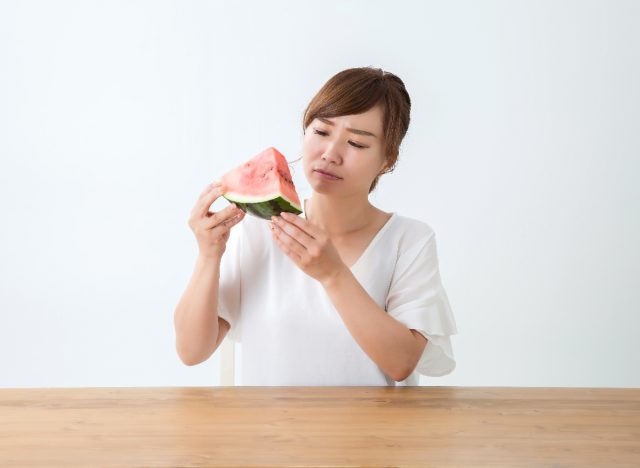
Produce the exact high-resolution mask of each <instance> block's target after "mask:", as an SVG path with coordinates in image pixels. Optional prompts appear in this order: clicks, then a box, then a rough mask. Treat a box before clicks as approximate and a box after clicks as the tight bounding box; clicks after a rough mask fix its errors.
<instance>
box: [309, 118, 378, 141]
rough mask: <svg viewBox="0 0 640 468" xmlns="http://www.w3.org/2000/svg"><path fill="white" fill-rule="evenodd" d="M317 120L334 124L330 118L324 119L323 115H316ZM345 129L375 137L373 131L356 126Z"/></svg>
mask: <svg viewBox="0 0 640 468" xmlns="http://www.w3.org/2000/svg"><path fill="white" fill-rule="evenodd" d="M318 120H319V121H320V122H324V123H326V124H327V125H335V124H334V123H333V122H332V121H331V120H329V119H325V118H324V117H318ZM347 130H349V131H350V132H351V133H356V134H358V135H366V136H372V137H375V135H374V134H373V133H371V132H367V131H366V130H358V129H356V128H347Z"/></svg>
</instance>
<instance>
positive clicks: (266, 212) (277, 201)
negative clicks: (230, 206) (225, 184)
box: [223, 193, 302, 220]
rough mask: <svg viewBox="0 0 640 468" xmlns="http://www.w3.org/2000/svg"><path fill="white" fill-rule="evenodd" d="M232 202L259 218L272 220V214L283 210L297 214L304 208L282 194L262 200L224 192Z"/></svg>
mask: <svg viewBox="0 0 640 468" xmlns="http://www.w3.org/2000/svg"><path fill="white" fill-rule="evenodd" d="M223 197H224V198H226V199H227V200H228V201H229V202H230V203H235V204H236V206H237V207H238V208H240V209H241V210H242V211H244V212H245V213H249V214H252V215H254V216H257V217H258V218H262V219H266V220H270V219H271V217H272V216H278V215H279V214H280V213H282V212H283V211H286V212H288V213H294V214H296V215H298V214H300V213H302V210H300V209H298V208H297V207H296V206H294V205H293V204H292V203H290V202H289V200H287V199H285V198H284V197H282V196H277V197H275V198H270V199H266V200H262V201H255V202H254V201H251V202H250V201H245V200H246V199H244V200H243V199H242V198H244V197H239V196H235V194H230V193H229V194H224V195H223Z"/></svg>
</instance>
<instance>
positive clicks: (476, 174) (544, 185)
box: [0, 0, 640, 387]
mask: <svg viewBox="0 0 640 468" xmlns="http://www.w3.org/2000/svg"><path fill="white" fill-rule="evenodd" d="M639 18H640V3H638V2H634V1H626V2H624V1H617V2H608V1H589V2H584V1H563V2H551V1H544V2H540V1H529V2H523V1H519V2H510V1H484V2H476V1H464V2H462V1H458V2H444V1H442V2H422V1H415V2H410V1H405V2H389V1H365V0H362V1H349V2H341V1H324V2H321V3H317V2H296V1H293V0H292V1H286V2H284V1H277V2H274V1H271V2H258V1H254V2H232V1H226V2H185V1H171V2H170V1H162V2H160V1H138V2H86V1H85V2H83V1H77V2H71V1H57V2H46V1H31V2H25V1H19V2H18V1H14V2H8V1H5V2H2V3H0V213H1V215H2V229H1V230H0V288H1V289H0V386H2V387H36V386H51V387H57V386H157V385H167V386H179V385H216V384H218V365H219V363H218V360H219V358H218V356H217V355H214V356H213V357H212V358H211V359H210V360H208V361H207V362H205V363H203V364H201V365H198V366H194V367H186V366H184V365H183V364H182V363H181V362H180V360H179V359H178V357H177V355H176V353H175V348H174V330H173V311H174V307H175V305H176V303H177V301H178V299H179V297H180V295H181V294H182V292H183V290H184V287H185V286H186V284H187V281H188V279H189V277H190V275H191V271H192V268H193V264H194V260H195V257H196V253H197V247H196V244H195V239H194V238H193V235H192V233H191V231H190V230H189V228H188V227H187V218H188V215H189V212H190V210H191V207H192V205H193V203H194V202H195V199H196V198H197V195H198V194H199V193H200V191H201V189H202V187H203V186H204V185H205V184H206V183H208V182H211V181H212V180H214V179H215V178H217V176H219V175H221V174H222V173H224V172H226V171H227V170H229V169H230V168H232V167H234V166H236V165H237V164H240V163H241V162H243V161H244V160H246V159H248V158H249V157H251V156H253V155H254V154H256V153H257V152H259V151H260V150H262V149H264V148H265V147H267V146H271V145H273V146H275V147H277V148H279V149H280V150H281V151H282V152H283V153H284V154H285V155H286V156H287V157H289V159H295V158H297V157H298V155H299V154H300V148H301V137H302V131H301V117H302V112H303V110H304V108H305V106H306V104H307V102H308V100H309V99H310V98H311V97H312V96H313V94H314V93H315V92H316V91H317V90H318V89H319V87H320V86H321V85H322V84H323V83H324V82H325V81H326V80H327V79H328V78H329V77H330V76H332V75H333V74H334V73H336V72H338V71H339V70H342V69H344V68H348V67H352V66H364V65H373V66H377V67H381V68H383V69H385V70H389V71H392V72H394V73H396V74H398V75H399V76H400V77H401V78H402V79H403V80H404V81H405V84H406V85H407V88H408V90H409V93H410V94H411V97H412V100H413V110H412V122H411V128H410V129H409V134H408V135H407V137H406V139H405V142H404V144H403V148H402V153H401V159H400V163H399V165H398V169H397V170H396V172H395V173H394V174H391V175H390V176H386V178H383V179H382V180H381V183H380V187H379V189H378V190H377V192H376V193H375V195H374V196H373V197H372V200H373V202H374V204H377V205H378V206H379V207H381V208H382V209H385V210H387V211H397V212H400V213H401V214H404V215H407V216H412V217H416V218H419V219H422V220H423V221H425V222H427V223H429V224H430V225H431V226H432V227H433V228H434V229H435V231H436V235H437V239H438V249H439V258H440V269H441V273H442V278H443V283H444V285H445V289H446V290H447V293H448V295H449V298H450V301H451V304H452V307H453V309H454V313H455V315H456V320H457V323H458V328H459V334H458V335H456V336H454V338H453V345H454V351H455V353H456V357H457V360H458V366H457V369H456V370H455V371H454V373H453V374H451V375H449V376H446V377H441V378H428V379H425V378H423V380H422V383H423V384H424V385H464V386H467V385H473V386H484V385H505V386H593V387H600V386H610V387H625V386H627V387H628V386H640V371H639V370H638V369H640V352H639V349H638V345H637V344H636V343H637V341H636V337H635V334H636V331H637V330H638V329H640V318H639V316H640V314H638V312H640V311H639V307H638V305H639V303H640V292H639V291H640V288H638V287H637V283H638V278H639V277H640V267H639V265H640V255H639V248H638V240H639V239H640V209H639V208H640V207H639V205H640V203H639V200H640V193H639V191H640V190H639V188H638V183H634V182H636V179H637V178H638V175H639V174H640V171H639V170H640V160H639V159H640V158H639V156H640V125H639V123H640V111H639V110H638V109H640V94H639V92H638V90H639V86H638V83H640V63H639V59H638V57H639V56H640V55H639V54H640V30H638V28H637V27H636V25H637V23H638V19H639ZM295 181H296V185H297V186H298V187H299V189H300V192H301V193H302V194H304V195H306V194H307V193H308V187H307V186H306V182H305V181H304V180H301V174H297V175H295ZM224 205H225V204H224V203H223V202H216V204H215V205H214V209H215V208H217V207H222V206H224ZM634 286H635V287H634Z"/></svg>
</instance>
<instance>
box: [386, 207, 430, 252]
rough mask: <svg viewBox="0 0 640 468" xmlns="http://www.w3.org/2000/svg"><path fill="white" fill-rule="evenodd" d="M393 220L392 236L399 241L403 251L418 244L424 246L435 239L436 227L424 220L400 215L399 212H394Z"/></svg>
mask: <svg viewBox="0 0 640 468" xmlns="http://www.w3.org/2000/svg"><path fill="white" fill-rule="evenodd" d="M392 221H393V225H392V226H391V228H392V231H393V235H392V238H394V239H395V240H396V242H397V243H398V247H399V250H400V251H401V252H403V251H406V250H409V249H411V248H413V247H414V246H417V245H421V246H424V245H425V244H426V243H428V242H430V241H431V240H433V239H435V231H434V229H433V228H432V227H431V225H430V224H428V223H426V222H424V221H421V220H419V219H415V218H410V217H408V216H403V215H399V214H398V213H395V214H394V216H393V220H392Z"/></svg>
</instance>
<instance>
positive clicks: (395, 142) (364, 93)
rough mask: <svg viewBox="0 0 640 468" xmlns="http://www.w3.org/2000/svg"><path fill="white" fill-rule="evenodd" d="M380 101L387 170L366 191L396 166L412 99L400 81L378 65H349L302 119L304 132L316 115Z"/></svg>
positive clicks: (363, 108)
mask: <svg viewBox="0 0 640 468" xmlns="http://www.w3.org/2000/svg"><path fill="white" fill-rule="evenodd" d="M379 103H380V104H381V105H382V109H383V115H384V117H383V122H382V129H383V135H382V141H383V148H384V155H385V159H386V169H385V171H384V172H381V173H380V174H378V176H377V177H376V178H375V179H374V180H373V182H372V184H371V186H370V187H369V193H371V192H372V191H373V189H374V188H375V187H376V185H377V184H378V179H379V178H380V175H382V174H386V173H388V172H392V171H393V169H394V168H395V165H396V162H397V161H398V155H399V153H400V143H401V142H402V139H403V138H404V136H405V135H406V133H407V130H408V128H409V120H410V113H411V99H410V98H409V93H408V92H407V90H406V88H405V86H404V83H403V82H402V80H401V79H400V78H398V77H397V76H396V75H394V74H393V73H390V72H386V71H383V70H382V69H380V68H372V67H358V68H348V69H346V70H343V71H341V72H339V73H337V74H335V75H334V76H333V77H331V78H330V79H329V81H327V82H326V83H325V84H324V85H323V86H322V88H320V91H318V92H317V93H316V95H315V96H314V97H313V99H311V102H310V103H309V105H308V106H307V108H306V110H305V111H304V116H303V119H302V131H303V133H304V132H305V130H306V128H307V127H308V126H309V124H310V123H311V122H312V121H313V120H314V119H315V118H317V117H325V118H331V117H339V116H342V115H352V114H361V113H363V112H366V111H368V110H369V109H371V108H372V107H374V106H375V105H376V104H379Z"/></svg>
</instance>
